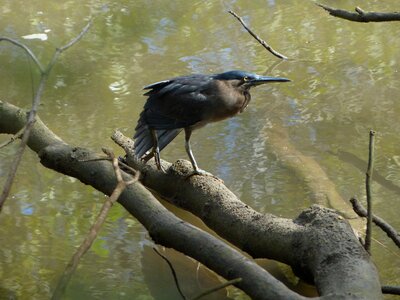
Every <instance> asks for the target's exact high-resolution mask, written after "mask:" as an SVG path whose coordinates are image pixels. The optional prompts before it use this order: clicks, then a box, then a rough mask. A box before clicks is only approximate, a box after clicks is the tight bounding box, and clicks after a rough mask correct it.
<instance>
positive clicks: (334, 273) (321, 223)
mask: <svg viewBox="0 0 400 300" xmlns="http://www.w3.org/2000/svg"><path fill="white" fill-rule="evenodd" d="M113 139H114V141H117V142H118V144H120V145H122V146H123V147H124V149H125V150H127V151H128V154H129V153H130V151H131V150H132V143H131V142H129V141H128V142H127V143H125V142H124V140H125V139H126V138H125V137H123V135H122V134H121V133H119V132H116V133H115V134H114V135H113ZM128 140H129V139H128ZM127 160H128V162H129V164H131V165H132V166H133V167H134V168H137V169H139V170H140V171H141V172H142V174H143V177H142V182H143V184H144V185H146V186H147V187H148V188H150V189H151V190H153V191H154V192H156V193H157V194H158V195H160V196H162V197H163V198H164V199H166V200H167V201H169V202H171V203H173V204H175V205H177V206H179V207H181V208H183V209H186V210H189V211H190V212H192V213H193V214H194V215H196V216H198V217H199V218H201V219H202V220H203V222H205V223H206V225H207V226H208V227H210V228H211V229H213V230H214V231H215V232H217V233H218V234H219V235H220V236H222V237H223V238H225V239H227V240H228V241H230V242H231V243H233V244H234V245H235V246H237V247H239V248H240V249H242V250H244V251H246V252H247V253H249V254H250V255H251V256H253V257H255V258H271V259H275V260H278V261H281V262H285V263H287V264H289V265H291V266H292V267H293V268H294V269H295V271H296V273H297V274H298V275H300V276H301V277H303V278H309V279H311V280H312V279H313V280H314V281H315V283H316V285H317V287H318V290H319V291H320V293H321V295H327V294H331V293H333V294H336V296H337V297H338V298H340V297H341V296H340V295H341V293H342V292H343V293H347V292H348V293H357V294H358V293H360V295H361V294H363V297H367V298H368V297H371V295H368V294H369V293H370V292H371V293H374V296H373V297H377V298H379V297H380V296H379V293H380V286H379V282H378V278H377V273H376V272H377V271H376V269H375V267H374V266H373V264H372V263H371V261H370V258H369V255H368V254H367V253H366V252H365V251H364V249H363V247H362V245H361V244H360V243H359V242H358V239H357V238H356V236H355V235H354V234H353V231H352V229H351V227H350V226H349V224H348V222H347V221H346V220H344V219H343V218H342V217H340V216H339V215H338V214H336V213H335V212H334V211H332V210H329V209H324V208H321V207H319V206H313V207H312V208H311V209H307V210H305V211H304V212H303V213H302V214H301V215H300V216H299V217H298V218H297V219H295V220H289V219H284V218H278V217H275V216H273V215H270V214H260V213H258V212H256V211H254V210H253V209H252V208H250V207H249V206H248V205H246V204H244V203H243V202H241V201H240V200H239V199H238V198H237V197H236V196H235V195H234V194H233V193H232V192H231V191H230V190H228V189H227V188H226V187H225V186H224V185H223V184H222V183H221V182H220V181H219V180H217V179H215V178H213V177H211V176H192V177H191V178H190V180H186V179H185V178H186V175H187V174H189V173H190V172H191V167H190V164H189V163H188V162H187V161H182V160H179V161H177V162H176V163H174V164H172V165H171V164H168V163H166V162H163V166H164V168H165V169H167V170H168V171H167V174H164V173H161V172H159V171H158V170H156V168H155V167H154V166H153V165H152V164H151V161H150V162H149V163H150V164H148V165H143V164H141V163H140V162H137V160H135V159H134V158H133V159H132V160H131V157H130V156H129V155H128V157H127ZM330 257H334V258H335V259H330ZM351 274H357V275H355V277H354V278H353V277H352V275H351ZM359 274H364V275H366V276H367V277H369V278H368V279H367V278H365V277H364V278H360V277H359ZM374 274H375V275H374ZM370 276H372V277H373V278H374V279H372V277H370ZM350 278H352V279H350ZM370 280H371V281H370ZM366 282H369V284H372V286H371V285H369V284H367V283H366ZM368 290H369V292H367V291H368ZM373 290H374V291H375V292H373ZM377 290H378V294H377ZM339 291H340V292H339ZM373 297H372V298H373Z"/></svg>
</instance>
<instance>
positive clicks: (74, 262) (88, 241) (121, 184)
mask: <svg viewBox="0 0 400 300" xmlns="http://www.w3.org/2000/svg"><path fill="white" fill-rule="evenodd" d="M103 151H104V152H105V153H106V154H107V155H109V156H110V158H111V159H112V164H113V167H114V173H115V176H116V178H117V181H118V183H117V186H116V187H115V189H114V191H113V192H112V194H111V196H110V197H109V198H108V199H107V200H106V201H105V202H104V204H103V206H102V208H101V210H100V213H99V214H98V216H97V218H96V222H95V223H94V224H93V225H92V227H91V228H90V231H89V233H88V235H87V236H86V238H85V240H84V241H83V242H82V244H81V245H80V246H79V248H78V250H77V251H76V252H75V254H74V255H73V257H72V258H71V260H70V261H69V263H68V265H67V267H66V268H65V271H64V273H63V275H62V277H61V279H60V280H59V281H58V284H57V287H56V289H55V291H54V293H53V295H52V299H54V300H55V299H60V297H61V296H62V295H63V293H64V291H65V289H66V287H67V285H68V282H69V281H70V279H71V277H72V274H73V273H74V271H75V270H76V267H77V266H78V264H79V261H80V259H81V257H82V256H83V255H84V254H85V253H86V252H87V251H88V250H89V249H90V247H91V246H92V244H93V242H94V240H95V239H96V237H97V234H98V233H99V231H100V228H101V226H102V225H103V223H104V221H105V219H106V217H107V215H108V212H109V211H110V209H111V207H112V206H113V204H114V203H115V202H116V201H117V200H118V198H119V196H120V195H121V194H122V192H123V191H124V190H125V188H126V187H127V186H128V185H130V184H133V183H135V182H136V181H137V180H138V178H139V172H136V176H135V177H133V179H131V180H129V181H124V179H123V178H122V174H121V170H120V168H119V166H118V159H117V158H115V156H114V154H113V153H112V152H111V151H109V150H104V149H103Z"/></svg>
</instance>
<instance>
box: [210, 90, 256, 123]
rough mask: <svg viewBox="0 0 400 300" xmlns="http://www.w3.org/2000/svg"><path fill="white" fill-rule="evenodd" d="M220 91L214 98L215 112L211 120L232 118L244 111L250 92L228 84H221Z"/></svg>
mask: <svg viewBox="0 0 400 300" xmlns="http://www.w3.org/2000/svg"><path fill="white" fill-rule="evenodd" d="M218 91H219V93H218V94H216V95H215V96H214V99H213V102H214V103H213V105H212V107H213V113H212V114H211V117H212V118H211V120H210V121H212V122H216V121H220V120H224V119H227V118H231V117H233V116H235V115H237V114H239V113H241V112H243V110H244V109H245V108H246V106H247V104H248V103H249V101H250V94H249V93H248V92H243V91H241V90H239V89H235V88H232V87H229V86H226V84H221V86H220V87H219V89H218Z"/></svg>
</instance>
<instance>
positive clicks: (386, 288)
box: [382, 285, 400, 295]
mask: <svg viewBox="0 0 400 300" xmlns="http://www.w3.org/2000/svg"><path fill="white" fill-rule="evenodd" d="M382 293H383V294H392V295H400V286H391V285H383V286H382Z"/></svg>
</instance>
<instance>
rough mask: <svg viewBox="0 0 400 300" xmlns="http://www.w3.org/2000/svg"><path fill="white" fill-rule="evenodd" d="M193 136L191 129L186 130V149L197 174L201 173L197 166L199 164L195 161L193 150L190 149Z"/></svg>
mask: <svg viewBox="0 0 400 300" xmlns="http://www.w3.org/2000/svg"><path fill="white" fill-rule="evenodd" d="M191 135H192V130H191V129H190V128H185V149H186V153H187V155H188V156H189V158H190V162H191V163H192V166H193V169H194V171H195V172H196V173H197V172H198V171H199V167H198V166H197V162H196V160H195V159H194V155H193V152H192V148H191V147H190V137H191Z"/></svg>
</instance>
